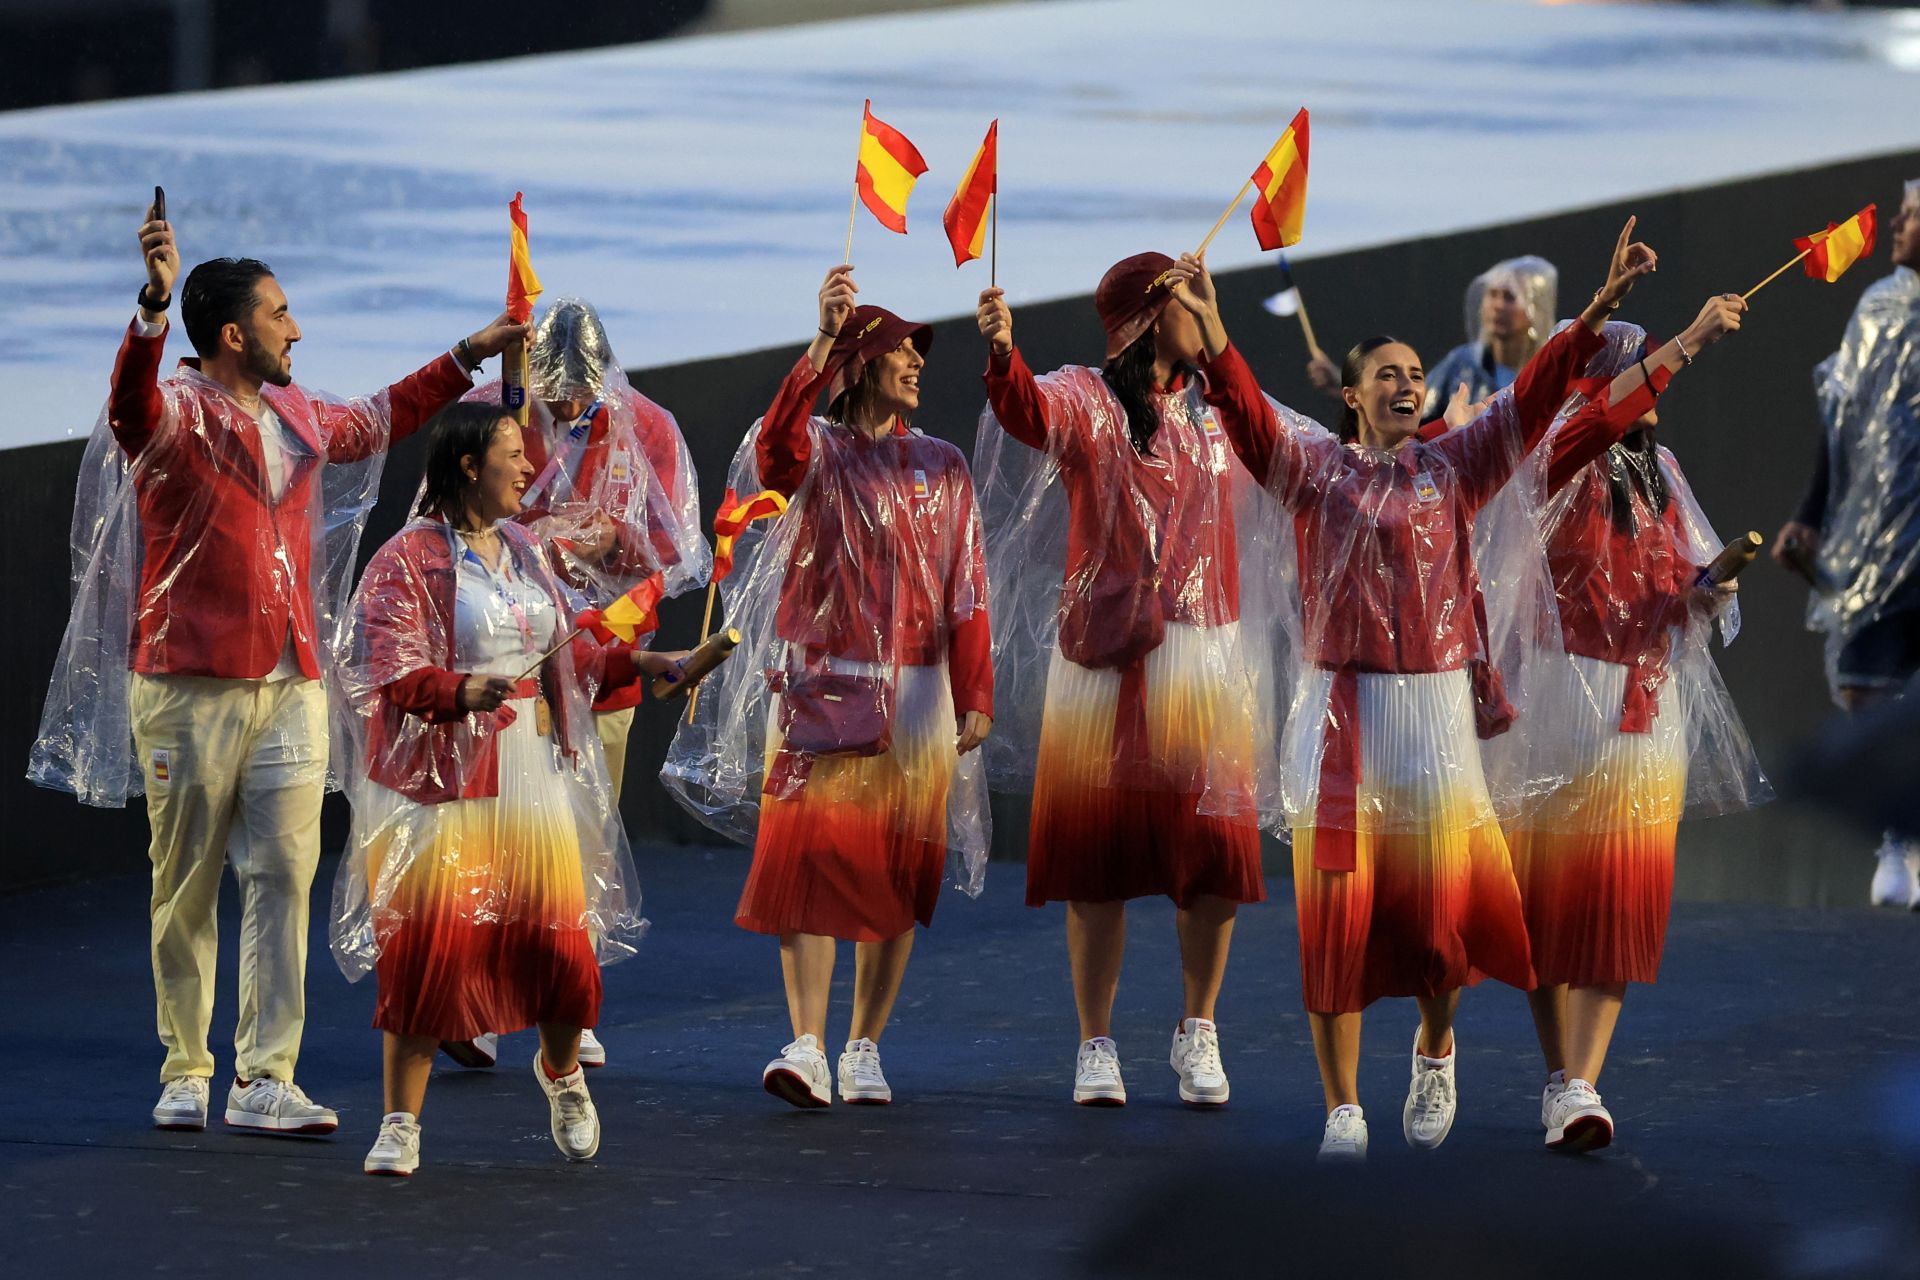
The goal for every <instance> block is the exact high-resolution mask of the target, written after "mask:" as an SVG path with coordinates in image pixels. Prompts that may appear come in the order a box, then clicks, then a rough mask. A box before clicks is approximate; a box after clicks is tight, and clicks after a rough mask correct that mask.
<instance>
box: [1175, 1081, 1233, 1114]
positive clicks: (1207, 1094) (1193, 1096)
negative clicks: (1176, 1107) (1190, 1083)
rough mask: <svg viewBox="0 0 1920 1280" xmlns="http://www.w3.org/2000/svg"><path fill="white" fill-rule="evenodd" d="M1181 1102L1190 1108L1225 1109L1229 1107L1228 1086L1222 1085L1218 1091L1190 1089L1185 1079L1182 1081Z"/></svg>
mask: <svg viewBox="0 0 1920 1280" xmlns="http://www.w3.org/2000/svg"><path fill="white" fill-rule="evenodd" d="M1180 1101H1182V1102H1184V1103H1186V1104H1187V1105H1188V1106H1190V1107H1224V1106H1226V1105H1227V1086H1226V1085H1224V1084H1223V1085H1221V1086H1220V1088H1219V1090H1218V1091H1215V1090H1211V1089H1208V1090H1201V1089H1190V1088H1188V1087H1187V1082H1186V1080H1185V1079H1182V1080H1181V1081H1180Z"/></svg>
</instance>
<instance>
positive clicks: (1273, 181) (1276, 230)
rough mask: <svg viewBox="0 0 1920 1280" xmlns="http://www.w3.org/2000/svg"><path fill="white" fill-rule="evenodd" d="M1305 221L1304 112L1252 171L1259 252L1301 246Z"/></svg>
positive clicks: (1254, 227) (1297, 116) (1255, 224)
mask: <svg viewBox="0 0 1920 1280" xmlns="http://www.w3.org/2000/svg"><path fill="white" fill-rule="evenodd" d="M1306 219H1307V109H1306V108H1305V107H1302V108H1300V111H1299V113H1298V114H1297V115H1295V116H1294V117H1293V123H1292V124H1290V125H1288V126H1287V131H1286V132H1285V133H1283V134H1281V135H1280V141H1278V142H1276V143H1274V144H1273V150H1271V151H1269V152H1267V158H1266V159H1264V160H1262V161H1261V162H1260V167H1259V168H1257V169H1255V170H1254V171H1253V234H1254V236H1255V237H1256V238H1257V239H1258V240H1259V241H1260V247H1261V248H1262V249H1284V248H1286V247H1287V246H1288V245H1292V244H1298V243H1300V235H1301V231H1302V229H1303V227H1304V226H1305V224H1306Z"/></svg>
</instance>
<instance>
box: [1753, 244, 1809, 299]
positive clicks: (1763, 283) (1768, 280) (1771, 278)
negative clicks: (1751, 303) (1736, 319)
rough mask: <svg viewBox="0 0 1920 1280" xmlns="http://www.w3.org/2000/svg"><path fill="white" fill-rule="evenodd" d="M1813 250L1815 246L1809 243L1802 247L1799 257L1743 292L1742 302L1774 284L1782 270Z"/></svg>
mask: <svg viewBox="0 0 1920 1280" xmlns="http://www.w3.org/2000/svg"><path fill="white" fill-rule="evenodd" d="M1812 252H1813V246H1812V245H1808V246H1807V247H1806V248H1804V249H1802V250H1801V251H1800V256H1799V257H1797V258H1795V259H1794V260H1793V262H1789V263H1787V264H1786V266H1783V267H1781V268H1780V270H1779V271H1776V272H1774V273H1773V275H1770V276H1768V277H1767V278H1766V279H1765V280H1762V281H1761V282H1760V283H1759V284H1757V285H1755V286H1753V288H1751V289H1749V290H1747V291H1746V292H1745V293H1743V294H1741V295H1740V301H1742V302H1745V301H1746V300H1747V299H1748V298H1751V297H1752V296H1753V295H1754V294H1756V293H1758V292H1760V291H1761V290H1762V289H1764V288H1766V287H1767V286H1768V285H1770V284H1772V283H1773V282H1774V280H1775V279H1777V278H1778V277H1779V275H1780V273H1781V272H1783V271H1785V270H1786V269H1787V267H1791V266H1793V265H1794V263H1797V262H1799V261H1800V258H1804V257H1806V256H1807V255H1808V254H1810V253H1812Z"/></svg>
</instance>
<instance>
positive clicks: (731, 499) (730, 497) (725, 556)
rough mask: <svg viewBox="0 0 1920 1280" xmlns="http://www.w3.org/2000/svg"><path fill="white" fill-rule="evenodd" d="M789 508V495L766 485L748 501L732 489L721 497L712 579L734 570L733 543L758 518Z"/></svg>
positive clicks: (716, 515) (715, 533)
mask: <svg viewBox="0 0 1920 1280" xmlns="http://www.w3.org/2000/svg"><path fill="white" fill-rule="evenodd" d="M786 509H787V500H786V497H785V496H784V495H782V494H779V493H776V492H775V491H774V490H772V489H763V490H761V491H760V492H759V493H756V494H754V495H753V496H752V497H751V498H748V499H747V500H746V501H745V502H742V501H740V498H739V495H737V494H735V493H734V491H733V490H731V489H729V490H727V496H726V497H724V498H722V499H721V500H720V510H719V511H717V512H715V513H714V516H713V581H715V582H719V581H720V580H721V579H722V578H724V577H726V576H727V575H728V574H730V573H732V572H733V543H734V539H736V538H738V537H739V536H740V535H741V534H742V533H745V532H746V529H747V526H748V525H750V524H752V523H753V522H754V521H755V520H763V519H765V518H766V517H768V516H777V515H779V514H780V513H781V512H783V511H785V510H786Z"/></svg>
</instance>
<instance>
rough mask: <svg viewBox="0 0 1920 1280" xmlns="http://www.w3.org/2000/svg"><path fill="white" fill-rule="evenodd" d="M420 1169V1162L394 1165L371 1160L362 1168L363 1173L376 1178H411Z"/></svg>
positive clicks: (384, 1161)
mask: <svg viewBox="0 0 1920 1280" xmlns="http://www.w3.org/2000/svg"><path fill="white" fill-rule="evenodd" d="M419 1167H420V1162H419V1161H417V1160H416V1161H414V1162H413V1163H412V1164H394V1163H391V1162H389V1161H386V1160H382V1161H379V1162H378V1163H376V1162H374V1161H372V1160H369V1161H366V1162H365V1163H363V1164H362V1165H361V1166H360V1168H361V1171H362V1172H364V1173H370V1174H372V1175H373V1176H374V1177H376V1178H411V1177H412V1176H413V1171H414V1170H415V1169H418V1168H419Z"/></svg>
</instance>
